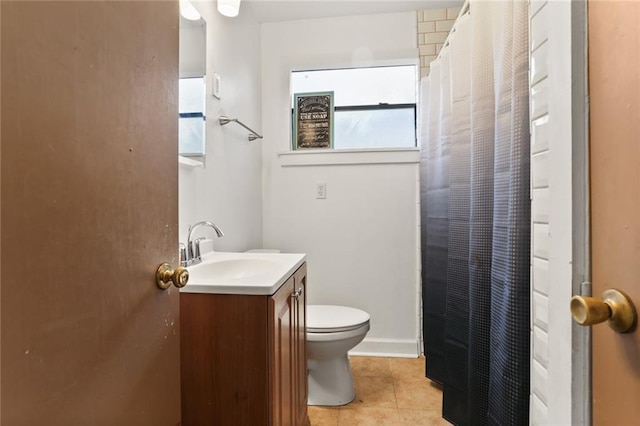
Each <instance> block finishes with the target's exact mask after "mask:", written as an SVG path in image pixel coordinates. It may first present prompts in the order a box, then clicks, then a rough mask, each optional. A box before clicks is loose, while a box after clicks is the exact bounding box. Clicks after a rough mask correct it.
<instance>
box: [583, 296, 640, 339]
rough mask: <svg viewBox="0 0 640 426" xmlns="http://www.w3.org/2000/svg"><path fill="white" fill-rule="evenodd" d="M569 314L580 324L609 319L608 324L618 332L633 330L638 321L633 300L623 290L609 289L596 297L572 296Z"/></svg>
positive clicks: (595, 322) (596, 322)
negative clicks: (600, 296) (599, 297)
mask: <svg viewBox="0 0 640 426" xmlns="http://www.w3.org/2000/svg"><path fill="white" fill-rule="evenodd" d="M571 315H573V319H574V320H575V321H576V322H577V323H578V324H580V325H585V326H587V325H592V324H599V323H601V322H604V321H606V320H609V326H610V327H611V328H612V329H614V330H615V331H617V332H618V333H629V332H631V331H633V329H634V328H635V326H636V323H637V321H638V314H637V312H636V308H635V306H633V302H632V301H631V299H630V298H629V296H627V295H626V294H625V293H624V292H622V291H620V290H616V289H609V290H606V291H605V292H604V293H602V299H598V298H597V297H586V296H573V297H572V298H571Z"/></svg>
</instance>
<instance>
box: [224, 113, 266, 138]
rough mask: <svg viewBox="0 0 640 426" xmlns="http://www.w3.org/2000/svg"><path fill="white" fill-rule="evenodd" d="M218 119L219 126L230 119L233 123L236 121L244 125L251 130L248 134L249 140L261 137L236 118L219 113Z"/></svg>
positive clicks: (227, 122) (229, 121)
mask: <svg viewBox="0 0 640 426" xmlns="http://www.w3.org/2000/svg"><path fill="white" fill-rule="evenodd" d="M218 120H219V121H220V125H221V126H224V125H225V124H229V123H231V122H232V121H233V122H234V123H238V124H239V125H241V126H242V127H244V128H245V129H247V130H248V131H250V132H251V134H250V135H249V136H248V139H249V140H250V141H254V140H256V139H262V135H261V134H259V133H257V132H256V131H255V130H253V129H251V128H250V127H248V126H247V125H246V124H244V123H243V122H242V121H240V120H238V119H237V118H229V117H227V116H224V115H221V116H220V118H219V119H218Z"/></svg>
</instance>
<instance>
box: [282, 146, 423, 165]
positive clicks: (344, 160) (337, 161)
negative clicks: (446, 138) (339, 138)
mask: <svg viewBox="0 0 640 426" xmlns="http://www.w3.org/2000/svg"><path fill="white" fill-rule="evenodd" d="M278 159H279V160H280V165H281V166H282V167H293V166H326V165H345V164H400V163H407V164H418V163H420V148H380V149H322V150H313V151H311V150H306V151H284V152H280V153H278Z"/></svg>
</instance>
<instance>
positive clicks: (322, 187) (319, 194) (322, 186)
mask: <svg viewBox="0 0 640 426" xmlns="http://www.w3.org/2000/svg"><path fill="white" fill-rule="evenodd" d="M316 198H317V199H319V200H324V199H325V198H327V184H326V183H316Z"/></svg>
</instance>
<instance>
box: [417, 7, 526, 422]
mask: <svg viewBox="0 0 640 426" xmlns="http://www.w3.org/2000/svg"><path fill="white" fill-rule="evenodd" d="M527 46H528V10H527V2H522V1H517V0H511V1H506V0H505V1H500V2H489V1H473V0H472V1H471V2H470V4H469V13H467V14H464V15H462V16H460V17H459V18H458V20H457V21H456V24H455V26H454V31H453V32H452V33H451V34H450V35H449V39H448V46H445V47H444V48H443V49H442V51H441V52H440V55H439V58H438V59H437V60H436V61H434V62H432V63H431V72H430V75H429V76H428V77H426V78H424V79H423V80H422V82H421V91H422V106H423V109H422V120H421V122H422V127H421V157H422V160H421V216H422V217H421V219H422V286H423V289H422V290H423V291H422V294H423V309H424V312H423V330H424V350H425V356H426V375H427V377H429V378H431V379H432V380H434V381H436V382H439V383H442V385H443V417H445V418H446V419H448V420H449V421H451V422H453V423H454V424H457V425H476V424H477V425H483V424H497V425H520V424H527V423H528V420H529V344H530V343H529V342H530V341H529V339H530V335H529V277H530V275H529V263H530V259H529V254H530V200H529V162H530V157H529V125H528V119H529V104H528V66H529V63H528V48H527Z"/></svg>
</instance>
